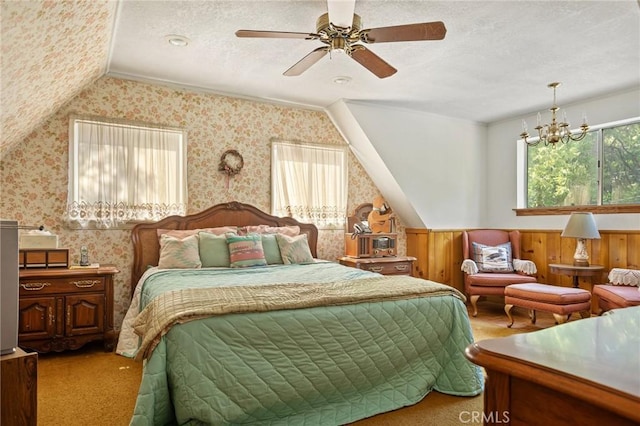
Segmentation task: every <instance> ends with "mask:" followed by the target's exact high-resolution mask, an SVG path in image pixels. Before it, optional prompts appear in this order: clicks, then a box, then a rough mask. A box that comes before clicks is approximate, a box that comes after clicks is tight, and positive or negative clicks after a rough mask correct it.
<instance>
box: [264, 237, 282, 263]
mask: <svg viewBox="0 0 640 426" xmlns="http://www.w3.org/2000/svg"><path fill="white" fill-rule="evenodd" d="M260 237H261V238H262V249H263V250H264V258H265V259H266V260H267V265H274V264H279V265H282V264H283V263H284V262H283V261H282V255H281V254H280V246H278V241H277V240H276V235H275V234H261V235H260Z"/></svg>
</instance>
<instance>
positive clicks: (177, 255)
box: [158, 234, 202, 269]
mask: <svg viewBox="0 0 640 426" xmlns="http://www.w3.org/2000/svg"><path fill="white" fill-rule="evenodd" d="M200 267H202V262H201V261H200V250H199V247H198V235H191V236H190V237H187V238H184V239H180V238H175V237H171V236H169V235H166V234H163V235H161V236H160V259H159V260H158V268H161V269H191V268H200Z"/></svg>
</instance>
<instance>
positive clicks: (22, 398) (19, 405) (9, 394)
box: [0, 348, 38, 426]
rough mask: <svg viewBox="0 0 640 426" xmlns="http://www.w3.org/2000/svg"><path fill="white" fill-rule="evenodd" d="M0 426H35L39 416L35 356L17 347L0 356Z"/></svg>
mask: <svg viewBox="0 0 640 426" xmlns="http://www.w3.org/2000/svg"><path fill="white" fill-rule="evenodd" d="M0 365H1V369H0V378H1V379H0V400H1V403H0V424H2V425H14V426H31V425H33V426H35V425H36V424H37V418H36V417H37V413H38V354H37V353H35V352H32V353H26V352H25V351H23V350H22V349H20V348H16V351H15V352H14V353H12V354H8V355H2V356H1V357H0Z"/></svg>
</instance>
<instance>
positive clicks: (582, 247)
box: [561, 212, 600, 266]
mask: <svg viewBox="0 0 640 426" xmlns="http://www.w3.org/2000/svg"><path fill="white" fill-rule="evenodd" d="M561 236H562V237H573V238H577V239H578V243H577V245H576V253H575V254H574V255H573V264H574V265H575V266H589V254H588V253H587V239H590V240H591V239H598V240H599V239H600V233H599V232H598V227H597V226H596V221H595V219H594V218H593V214H591V213H581V212H580V213H578V212H574V213H571V216H570V217H569V221H568V222H567V225H566V226H565V227H564V231H562V235H561Z"/></svg>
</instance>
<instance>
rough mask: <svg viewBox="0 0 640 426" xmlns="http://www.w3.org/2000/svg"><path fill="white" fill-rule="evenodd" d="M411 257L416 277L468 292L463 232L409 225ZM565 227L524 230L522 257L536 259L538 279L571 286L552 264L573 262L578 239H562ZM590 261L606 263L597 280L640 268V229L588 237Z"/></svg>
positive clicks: (583, 283) (582, 280) (585, 282)
mask: <svg viewBox="0 0 640 426" xmlns="http://www.w3.org/2000/svg"><path fill="white" fill-rule="evenodd" d="M405 231H406V235H407V256H413V257H415V258H416V259H417V260H416V261H415V262H414V263H413V276H414V277H419V278H425V279H429V280H432V281H437V282H441V283H444V284H448V285H450V286H452V287H455V288H456V289H458V290H460V291H462V292H464V281H463V276H462V272H461V271H460V266H461V265H462V261H463V260H464V259H463V258H462V231H463V230H446V229H445V230H433V229H422V228H406V230H405ZM561 233H562V231H561V230H537V229H525V230H522V229H521V230H520V234H521V251H522V258H523V259H528V260H531V261H533V262H535V264H536V266H537V268H538V282H541V283H546V284H554V285H561V286H565V287H571V285H572V282H573V281H572V278H571V277H569V276H564V275H556V274H552V273H551V272H550V271H549V267H548V265H549V264H550V263H569V264H570V263H573V254H574V253H575V250H576V239H575V238H561V237H560V234H561ZM587 250H588V253H589V262H590V263H591V264H594V265H603V266H604V270H603V272H602V276H600V277H594V278H593V283H594V284H598V283H605V282H607V274H608V273H609V271H610V270H611V269H612V268H630V269H640V231H635V230H633V231H603V230H601V231H600V239H599V240H587ZM589 280H590V278H588V277H581V278H580V287H582V288H585V289H591V283H590V281H589Z"/></svg>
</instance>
